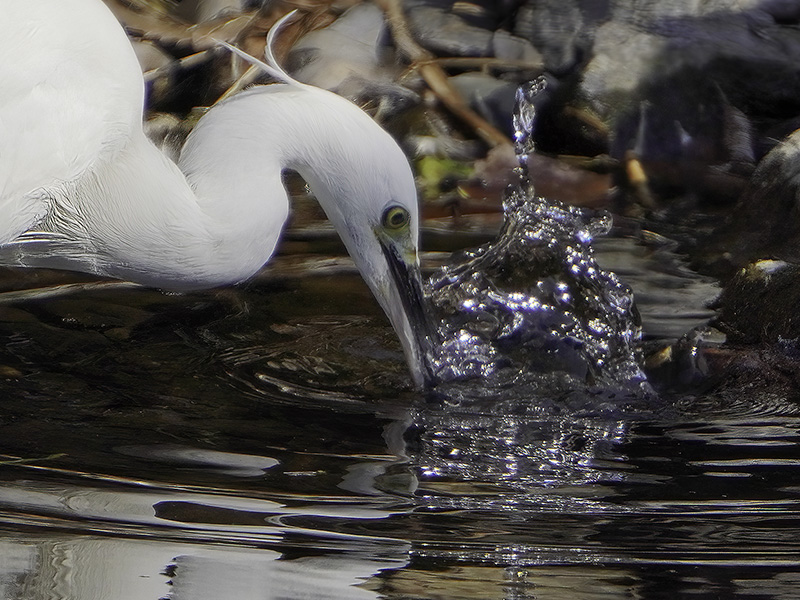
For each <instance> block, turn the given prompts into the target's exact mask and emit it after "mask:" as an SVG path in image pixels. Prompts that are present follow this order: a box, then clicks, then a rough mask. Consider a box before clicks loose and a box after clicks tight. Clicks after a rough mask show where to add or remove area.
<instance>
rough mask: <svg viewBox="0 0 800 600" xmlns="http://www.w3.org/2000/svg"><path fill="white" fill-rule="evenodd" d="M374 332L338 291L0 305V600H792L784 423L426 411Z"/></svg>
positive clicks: (315, 287)
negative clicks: (745, 599)
mask: <svg viewBox="0 0 800 600" xmlns="http://www.w3.org/2000/svg"><path fill="white" fill-rule="evenodd" d="M23 278H24V279H23ZM67 278H68V276H66V275H58V274H53V273H45V272H31V273H28V274H20V273H12V272H7V273H4V274H3V281H4V282H5V283H6V289H8V288H9V287H10V285H11V284H10V282H13V283H14V284H15V285H16V284H19V285H21V286H25V287H37V286H50V285H53V284H54V283H57V282H59V281H62V280H64V281H66V280H67ZM72 280H73V279H70V281H72ZM649 293H651V295H652V296H655V297H657V296H658V294H657V293H656V292H654V291H653V290H652V289H651V290H650V291H649ZM687 293H689V294H690V293H691V292H687ZM678 295H679V294H678ZM668 297H669V300H667V299H666V298H667V296H665V300H664V306H663V309H664V310H663V313H664V315H663V316H664V317H665V318H666V319H667V320H669V319H673V321H671V323H672V326H674V319H675V318H676V317H675V315H676V314H678V313H680V308H676V307H675V300H674V298H675V294H672V295H668ZM0 300H2V296H0ZM6 300H8V296H6ZM377 311H378V309H377V308H376V306H375V304H374V301H373V300H372V298H371V297H370V296H369V294H368V292H367V291H366V289H365V288H364V286H363V284H361V283H360V281H359V280H358V278H357V277H353V276H351V275H330V276H318V277H312V278H304V279H291V280H276V279H274V278H265V279H262V280H260V281H257V282H255V283H253V284H251V285H249V286H247V287H245V288H241V289H234V290H226V291H223V292H218V293H208V294H197V295H188V296H166V295H163V294H160V293H158V292H153V291H149V290H143V289H130V288H122V287H119V288H117V287H114V286H112V287H110V288H108V289H99V290H83V291H81V290H78V291H73V292H72V293H70V294H67V295H64V296H56V297H49V298H45V297H37V296H35V295H34V296H31V297H27V298H16V299H14V301H13V302H8V301H6V302H5V303H4V304H0V336H2V340H3V344H2V350H0V376H1V377H2V379H0V398H2V400H0V401H1V402H2V410H1V411H0V454H2V455H3V456H2V457H0V461H2V462H1V463H0V598H3V599H8V600H17V599H25V600H34V599H35V600H39V599H51V598H70V599H72V598H74V599H80V600H95V599H97V600H101V599H102V600H108V599H119V600H127V599H131V600H133V599H137V600H138V599H152V600H158V599H161V598H172V599H175V600H180V599H192V600H204V599H229V598H230V599H237V600H249V599H278V598H282V599H283V598H292V599H295V598H297V599H300V598H343V599H359V598H365V599H366V598H387V599H398V600H399V599H408V600H410V599H437V600H440V599H441V600H444V599H446V600H464V599H472V598H475V599H495V598H497V599H508V600H511V599H514V600H518V599H561V598H570V599H573V600H575V599H581V600H582V599H595V598H609V599H613V598H631V599H633V598H636V599H639V598H675V597H680V598H685V597H690V598H702V599H705V598H720V599H728V598H747V599H762V598H763V599H766V598H785V599H790V598H792V599H794V598H798V597H800V518H798V514H800V513H799V512H798V504H799V503H800V460H799V459H800V445H798V441H800V439H799V438H800V418H799V417H800V406H798V405H797V404H795V403H794V402H792V401H790V400H788V399H786V398H784V397H782V396H780V395H777V394H769V393H764V392H763V391H761V392H759V393H758V394H757V395H756V394H754V393H753V392H751V391H748V390H747V389H742V390H741V391H740V393H738V394H737V395H731V394H730V393H727V394H725V396H724V397H723V396H721V395H715V394H707V395H700V394H684V395H681V396H673V397H661V398H658V399H651V400H649V401H647V402H639V403H637V404H633V405H629V404H624V403H622V404H620V405H615V404H614V402H613V401H612V400H609V398H607V397H603V398H602V399H601V398H598V399H597V401H596V402H593V400H592V398H587V397H582V398H581V401H580V402H574V401H572V400H571V399H570V398H542V397H530V396H525V394H524V393H521V392H520V390H514V389H512V388H509V389H506V390H497V392H496V393H495V394H493V395H492V396H490V397H487V398H485V399H483V400H480V401H478V400H473V401H456V400H452V399H448V398H447V397H443V396H441V395H428V396H426V395H422V394H420V393H417V392H415V391H413V390H412V389H411V388H410V382H409V378H408V375H407V373H406V370H405V366H404V365H403V363H402V357H401V354H400V350H399V346H398V344H397V342H396V340H395V338H394V334H393V332H392V331H391V329H390V328H389V326H388V325H387V323H386V321H385V320H384V319H383V317H382V316H381V315H380V314H379V313H378V312H377ZM649 314H650V315H651V317H652V318H653V319H654V322H660V323H663V320H662V321H659V320H658V316H659V315H658V309H657V306H656V308H655V309H654V308H653V307H652V306H651V307H650V313H649ZM683 316H684V317H685V318H687V319H691V318H695V319H697V318H701V317H702V316H703V315H699V314H693V313H691V311H689V310H687V311H686V314H684V315H683ZM673 328H674V327H673Z"/></svg>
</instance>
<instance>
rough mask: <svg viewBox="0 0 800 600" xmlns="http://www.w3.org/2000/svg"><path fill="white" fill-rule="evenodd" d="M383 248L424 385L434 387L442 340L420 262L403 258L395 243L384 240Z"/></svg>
mask: <svg viewBox="0 0 800 600" xmlns="http://www.w3.org/2000/svg"><path fill="white" fill-rule="evenodd" d="M381 249H382V250H383V255H384V257H385V258H386V263H387V264H388V265H389V272H390V274H391V276H392V279H393V280H394V284H395V286H396V288H397V291H398V294H399V297H400V300H401V302H402V304H403V310H404V311H405V314H406V317H407V319H408V321H409V324H410V326H411V331H412V334H413V338H414V339H413V342H414V343H415V344H416V346H417V355H418V362H419V363H420V364H419V367H420V371H421V372H422V378H423V385H424V386H425V387H426V388H431V387H434V386H435V385H436V383H437V378H436V371H435V369H434V361H435V359H436V353H437V352H438V349H439V346H440V341H441V340H440V336H439V329H438V327H437V326H436V323H435V321H434V320H433V318H432V315H431V312H430V307H429V305H428V301H427V298H426V297H425V293H424V291H423V289H422V276H421V274H420V270H419V265H418V264H416V263H408V262H407V261H405V260H403V258H402V257H401V256H400V254H399V252H398V249H397V247H396V246H394V244H391V243H386V242H383V241H381Z"/></svg>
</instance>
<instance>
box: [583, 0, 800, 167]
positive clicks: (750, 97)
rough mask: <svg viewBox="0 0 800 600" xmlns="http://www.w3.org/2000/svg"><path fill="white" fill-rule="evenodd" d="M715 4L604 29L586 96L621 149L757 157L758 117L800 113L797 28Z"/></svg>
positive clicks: (696, 159)
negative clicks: (714, 9)
mask: <svg viewBox="0 0 800 600" xmlns="http://www.w3.org/2000/svg"><path fill="white" fill-rule="evenodd" d="M725 4H726V3H725V2H720V3H715V5H714V6H718V7H719V8H723V7H724V6H725ZM711 8H712V7H711V6H704V7H703V8H702V9H698V10H697V11H696V12H688V11H685V12H684V13H681V12H680V11H678V10H675V11H674V12H673V14H670V11H664V10H661V9H659V10H658V11H654V12H653V13H650V12H647V11H643V9H642V10H639V11H635V14H634V15H632V16H631V15H628V16H627V18H625V19H620V20H612V21H610V22H608V23H605V24H603V25H601V26H600V27H599V28H598V29H597V31H596V33H595V36H594V45H593V47H592V53H593V56H592V59H591V60H590V61H589V63H588V65H587V66H586V68H585V70H584V71H583V73H582V75H581V82H580V89H579V95H580V97H581V98H582V99H583V100H584V101H585V102H586V103H587V104H588V105H589V106H590V107H591V108H592V110H593V111H594V112H595V113H597V114H598V115H600V116H601V117H602V118H604V119H605V120H606V122H608V123H609V124H611V125H612V127H613V128H614V141H613V143H612V147H611V153H612V155H614V156H617V157H621V156H622V155H623V154H624V153H625V152H626V151H627V150H631V149H635V150H636V152H637V154H638V156H639V157H640V158H641V159H643V160H649V161H654V162H659V161H660V162H665V161H679V160H684V161H685V162H691V163H695V164H698V163H699V164H705V165H714V164H716V165H724V164H726V163H742V162H744V163H747V162H748V161H749V162H750V163H752V160H753V158H754V151H753V147H754V144H755V140H754V139H753V138H754V137H755V136H756V135H757V132H756V131H754V129H753V124H752V122H753V121H754V118H753V117H756V116H757V117H758V118H759V120H763V119H764V118H768V119H780V118H782V117H781V115H782V113H783V114H790V113H791V112H794V113H796V112H797V110H800V102H799V101H798V100H797V98H798V97H800V82H797V79H796V77H795V76H794V73H795V65H796V64H797V61H798V59H800V39H798V38H797V36H796V34H795V32H794V30H793V29H792V28H790V27H787V26H785V25H784V24H783V23H779V22H777V21H776V20H775V19H774V18H773V17H772V16H771V15H769V14H768V13H766V12H764V11H762V10H755V9H754V10H750V11H739V12H730V11H722V10H720V11H719V12H712V11H711ZM789 107H792V108H791V109H790V108H789Z"/></svg>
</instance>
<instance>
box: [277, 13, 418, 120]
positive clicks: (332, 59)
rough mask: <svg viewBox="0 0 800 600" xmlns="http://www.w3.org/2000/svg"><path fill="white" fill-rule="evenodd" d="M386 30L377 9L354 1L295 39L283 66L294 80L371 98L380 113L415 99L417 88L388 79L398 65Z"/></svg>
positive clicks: (360, 98)
mask: <svg viewBox="0 0 800 600" xmlns="http://www.w3.org/2000/svg"><path fill="white" fill-rule="evenodd" d="M386 35H387V32H386V24H385V22H384V18H383V11H381V10H380V9H379V8H378V7H377V6H375V5H374V4H358V5H356V6H354V7H353V8H351V9H349V10H348V11H346V12H345V13H344V14H343V15H342V16H341V17H339V18H338V19H337V20H336V21H334V22H333V23H332V24H331V25H329V26H328V27H324V28H322V29H317V30H315V31H312V32H310V33H308V34H306V35H304V36H303V37H302V38H301V39H300V40H298V42H297V43H296V44H295V45H294V46H293V47H292V49H291V51H290V53H289V56H288V57H287V63H286V68H287V70H288V71H289V72H290V73H291V74H292V76H293V77H295V78H296V79H297V80H299V81H302V82H304V83H308V84H311V85H314V86H317V87H321V88H324V89H327V90H330V91H333V92H336V93H337V94H340V95H342V96H345V97H346V98H349V99H351V100H353V101H355V102H357V103H361V102H363V101H365V100H376V101H377V102H378V103H379V105H380V107H381V108H380V113H381V116H384V117H385V116H387V115H390V114H394V113H397V112H399V111H402V110H404V109H406V108H408V107H409V106H413V105H414V104H417V103H418V102H419V97H418V96H417V94H415V93H414V92H412V91H411V90H409V89H407V88H405V87H403V86H401V85H397V84H395V83H394V81H393V80H394V77H395V76H396V75H397V74H398V72H399V65H398V63H397V61H396V59H395V55H394V51H393V49H392V48H391V47H390V46H388V44H387V40H386Z"/></svg>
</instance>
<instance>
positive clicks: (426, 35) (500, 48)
mask: <svg viewBox="0 0 800 600" xmlns="http://www.w3.org/2000/svg"><path fill="white" fill-rule="evenodd" d="M512 4H513V3H510V2H499V3H489V2H484V3H472V4H470V5H468V4H467V3H461V2H424V1H423V2H406V3H405V7H406V16H407V18H408V24H409V27H410V28H411V31H412V33H413V35H414V38H415V39H416V40H417V41H418V42H419V43H420V44H421V45H422V46H424V47H425V48H427V49H428V50H430V51H431V52H434V53H435V54H439V55H442V56H494V57H497V58H501V59H504V60H525V61H531V62H536V63H538V62H539V61H540V60H541V57H540V54H539V52H538V51H537V50H536V49H535V48H534V47H533V45H532V44H531V43H530V42H529V41H528V40H525V39H523V38H521V37H518V36H515V35H512V34H511V33H509V32H507V31H503V30H498V28H499V27H500V25H501V24H502V23H503V22H504V21H505V20H506V19H507V17H508V15H509V14H510V10H511V6H512ZM468 6H469V7H471V10H470V9H468V8H467V7H468Z"/></svg>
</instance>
